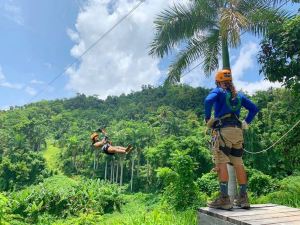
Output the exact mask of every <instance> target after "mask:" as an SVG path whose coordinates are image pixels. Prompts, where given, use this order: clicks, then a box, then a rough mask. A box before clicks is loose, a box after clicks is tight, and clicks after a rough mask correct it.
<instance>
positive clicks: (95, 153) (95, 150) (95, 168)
mask: <svg viewBox="0 0 300 225" xmlns="http://www.w3.org/2000/svg"><path fill="white" fill-rule="evenodd" d="M96 151H97V150H96V149H94V171H95V170H96V154H97V153H96Z"/></svg>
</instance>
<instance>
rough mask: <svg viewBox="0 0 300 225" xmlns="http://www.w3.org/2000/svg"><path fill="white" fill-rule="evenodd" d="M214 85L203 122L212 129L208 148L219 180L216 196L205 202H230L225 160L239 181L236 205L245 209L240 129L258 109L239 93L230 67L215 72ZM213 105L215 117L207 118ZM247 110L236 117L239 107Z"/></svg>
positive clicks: (217, 204) (228, 204) (222, 204)
mask: <svg viewBox="0 0 300 225" xmlns="http://www.w3.org/2000/svg"><path fill="white" fill-rule="evenodd" d="M215 81H216V85H217V87H216V88H215V89H213V90H212V91H211V92H210V93H209V95H208V96H207V97H206V99H205V103H204V104H205V122H206V124H207V126H208V127H209V128H211V129H212V141H213V143H212V152H213V160H214V163H215V171H216V172H217V173H218V178H219V183H220V196H219V197H218V198H217V199H215V200H214V201H212V202H209V203H208V206H209V207H211V208H220V209H231V208H232V202H231V201H230V198H229V195H228V180H229V176H228V170H227V164H228V163H230V164H232V165H233V167H234V169H235V172H236V176H237V180H238V183H239V185H240V192H239V197H238V199H237V200H236V202H235V203H236V205H237V206H239V207H241V208H245V209H248V208H250V203H249V200H248V196H247V175H246V172H245V168H244V164H243V160H242V156H243V151H244V138H243V130H242V129H248V124H250V123H251V122H252V120H253V119H254V117H255V115H256V114H257V113H258V111H259V109H258V108H257V106H256V105H255V104H254V103H253V102H252V101H250V100H249V99H248V98H247V97H246V96H245V95H243V94H242V93H238V92H236V90H235V87H234V85H233V82H232V74H231V70H228V69H223V70H221V71H218V72H217V74H216V78H215ZM213 106H214V111H215V118H214V119H212V118H211V110H212V107H213ZM242 107H244V108H246V109H247V110H248V115H247V116H246V118H245V120H243V122H241V121H240V120H239V116H240V110H241V108H242Z"/></svg>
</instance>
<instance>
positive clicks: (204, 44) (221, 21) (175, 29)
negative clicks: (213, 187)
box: [149, 0, 300, 197]
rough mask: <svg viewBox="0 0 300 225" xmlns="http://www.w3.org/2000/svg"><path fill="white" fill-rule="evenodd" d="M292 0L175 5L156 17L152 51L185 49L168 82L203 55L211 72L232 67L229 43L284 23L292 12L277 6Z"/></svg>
mask: <svg viewBox="0 0 300 225" xmlns="http://www.w3.org/2000/svg"><path fill="white" fill-rule="evenodd" d="M287 2H288V0H285V1H284V0H190V3H189V4H188V5H180V4H178V5H177V6H176V5H174V6H173V7H172V8H170V9H167V10H164V11H163V12H162V13H161V15H159V16H158V17H157V19H156V20H155V21H154V23H155V26H156V33H155V36H154V40H153V42H152V43H151V45H150V52H149V54H150V55H156V56H159V57H163V56H165V55H168V54H169V53H170V52H171V51H172V50H174V49H175V48H178V47H179V49H181V50H180V51H179V53H178V54H177V58H176V59H175V61H174V62H173V64H172V65H171V66H170V69H169V73H168V78H167V80H166V82H167V83H176V82H180V78H181V76H182V72H183V71H184V70H185V69H186V68H187V67H188V66H189V65H191V64H192V63H193V62H195V61H196V60H197V59H199V58H202V59H203V62H202V66H203V69H204V73H205V74H206V75H210V74H211V72H212V71H214V70H216V69H218V67H219V57H220V56H222V63H223V68H224V69H230V59H229V47H233V48H236V47H238V46H239V45H240V44H241V35H242V33H244V32H250V33H252V34H254V35H264V34H265V33H266V31H267V29H268V27H269V26H270V25H271V24H274V23H281V22H283V21H284V19H286V18H287V16H288V14H287V13H286V12H285V11H283V10H280V7H279V8H276V6H277V5H278V4H282V3H287ZM291 2H300V0H291ZM229 173H230V180H231V182H230V188H231V190H230V193H229V194H230V195H231V196H232V197H234V195H235V194H236V179H235V174H234V172H233V170H232V168H229Z"/></svg>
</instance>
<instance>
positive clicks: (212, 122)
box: [205, 118, 215, 128]
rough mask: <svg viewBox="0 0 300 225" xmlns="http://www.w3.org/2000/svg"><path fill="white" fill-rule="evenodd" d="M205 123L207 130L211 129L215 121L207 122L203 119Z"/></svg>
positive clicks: (211, 119)
mask: <svg viewBox="0 0 300 225" xmlns="http://www.w3.org/2000/svg"><path fill="white" fill-rule="evenodd" d="M205 121H206V126H207V127H208V128H212V126H213V124H214V122H215V119H213V118H210V119H209V120H207V119H205Z"/></svg>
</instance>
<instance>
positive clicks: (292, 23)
mask: <svg viewBox="0 0 300 225" xmlns="http://www.w3.org/2000/svg"><path fill="white" fill-rule="evenodd" d="M299 55H300V16H299V15H297V16H295V17H294V18H292V19H290V20H287V21H286V22H285V23H284V24H283V25H277V26H275V27H274V28H273V29H271V31H270V33H269V34H268V35H267V36H266V37H265V38H264V40H263V41H262V43H261V52H260V56H259V63H260V64H261V65H262V70H261V72H263V73H264V75H265V76H266V77H267V79H268V80H270V81H279V82H282V83H284V84H285V85H286V86H287V87H292V88H293V89H295V91H296V92H299V91H300V60H299Z"/></svg>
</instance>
